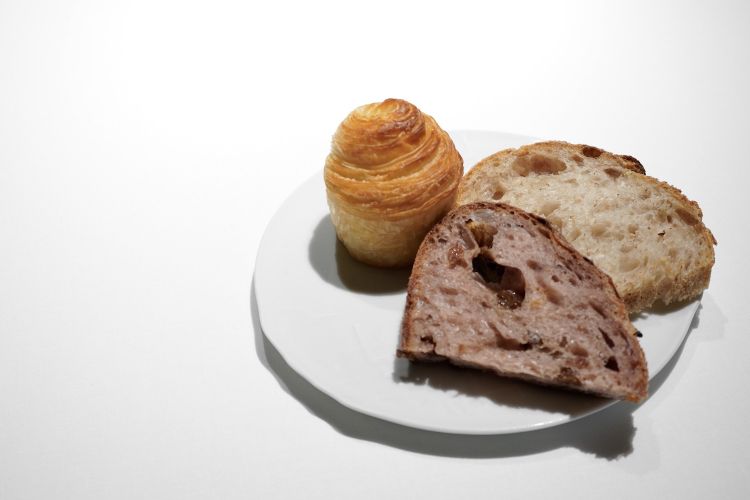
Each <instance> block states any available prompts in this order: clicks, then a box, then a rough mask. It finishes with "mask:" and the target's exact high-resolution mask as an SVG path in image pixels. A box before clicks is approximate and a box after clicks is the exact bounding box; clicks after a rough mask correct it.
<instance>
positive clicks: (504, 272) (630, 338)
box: [397, 203, 648, 401]
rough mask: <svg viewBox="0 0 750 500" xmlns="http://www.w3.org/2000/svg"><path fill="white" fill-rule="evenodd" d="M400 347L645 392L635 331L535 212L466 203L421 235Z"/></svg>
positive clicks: (633, 394) (565, 382)
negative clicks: (421, 240)
mask: <svg viewBox="0 0 750 500" xmlns="http://www.w3.org/2000/svg"><path fill="white" fill-rule="evenodd" d="M397 354H398V356H400V357H406V358H409V359H411V360H415V361H441V360H444V361H449V362H451V363H454V364H456V365H462V366H468V367H473V368H479V369H483V370H488V371H492V372H495V373H497V374H498V375H502V376H507V377H513V378H519V379H523V380H528V381H531V382H537V383H541V384H545V385H552V386H562V387H566V388H571V389H576V390H580V391H584V392H589V393H593V394H597V395H601V396H605V397H612V398H620V399H628V400H631V401H639V400H642V399H643V398H645V397H646V395H647V388H648V372H647V369H646V360H645V358H644V355H643V351H642V350H641V347H640V344H639V343H638V339H637V338H636V330H635V328H634V327H633V325H632V324H631V323H630V320H629V319H628V313H627V310H626V308H625V304H624V303H623V302H622V300H621V299H620V297H619V296H618V295H617V292H616V291H615V288H614V285H613V284H612V281H611V280H610V278H609V277H608V276H607V275H606V274H604V273H603V272H601V271H600V270H599V269H598V268H597V267H596V266H595V265H594V264H592V263H591V261H590V260H588V259H586V258H585V257H583V256H582V255H581V254H580V253H578V252H577V251H576V250H575V249H574V248H572V247H571V246H570V245H569V244H568V243H566V242H565V240H564V239H563V238H561V237H560V236H559V234H557V232H556V231H555V230H554V229H552V228H551V227H550V226H549V225H548V224H547V222H546V221H545V220H544V219H542V218H539V217H536V216H534V215H531V214H528V213H526V212H523V211H522V210H519V209H517V208H515V207H511V206H508V205H504V204H495V203H472V204H469V205H464V206H462V207H459V208H457V209H455V210H453V211H452V212H450V213H449V214H448V215H446V217H445V218H444V219H443V220H442V221H441V222H440V223H438V224H437V225H436V226H435V227H433V229H432V230H431V231H430V232H429V233H428V234H427V236H426V237H425V239H424V241H423V242H422V245H421V246H420V248H419V252H418V253H417V258H416V261H415V263H414V267H413V269H412V274H411V277H410V279H409V287H408V294H407V300H406V309H405V313H404V318H403V323H402V328H401V338H400V343H399V347H398V352H397Z"/></svg>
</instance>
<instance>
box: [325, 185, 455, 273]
mask: <svg viewBox="0 0 750 500" xmlns="http://www.w3.org/2000/svg"><path fill="white" fill-rule="evenodd" d="M454 203H455V192H454V193H453V194H452V195H451V196H448V197H446V198H445V200H443V201H441V202H440V203H437V204H435V205H434V206H432V207H431V208H429V209H428V210H427V211H425V212H423V213H421V214H419V215H417V216H414V217H408V218H405V219H400V220H395V221H391V220H385V219H367V218H364V217H360V216H357V215H354V214H352V213H350V212H348V211H346V210H345V209H344V208H342V207H341V206H340V205H338V204H336V203H335V202H334V201H333V200H332V199H331V197H328V206H329V208H330V210H331V221H332V222H333V226H334V227H335V228H336V235H337V236H338V238H339V240H341V242H342V243H343V244H344V246H345V247H346V249H347V250H348V251H349V253H350V254H351V255H352V257H354V258H355V259H357V260H359V261H360V262H364V263H365V264H369V265H371V266H377V267H407V266H410V265H411V264H412V263H413V262H414V257H415V256H416V254H417V250H418V249H419V245H420V244H421V243H422V240H423V239H424V236H425V235H426V234H427V232H428V231H429V230H430V229H431V228H432V226H434V225H435V223H437V222H438V221H439V220H440V219H442V218H443V216H444V215H445V214H446V213H448V211H449V210H450V208H451V207H452V206H453V204H454Z"/></svg>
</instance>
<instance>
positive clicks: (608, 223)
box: [457, 142, 716, 312]
mask: <svg viewBox="0 0 750 500" xmlns="http://www.w3.org/2000/svg"><path fill="white" fill-rule="evenodd" d="M483 200H488V201H502V202H503V203H508V204H510V205H514V206H517V207H519V208H522V209H524V210H527V211H529V212H532V213H535V214H537V215H540V216H542V217H545V218H546V219H547V220H548V221H549V222H550V223H551V224H552V225H553V226H554V227H555V228H556V229H558V230H559V231H560V232H561V233H562V234H563V236H564V237H565V238H566V239H567V240H568V241H569V242H570V243H571V244H572V245H573V246H574V247H575V248H576V249H577V250H578V251H579V252H581V253H582V254H583V255H585V256H587V257H589V258H590V259H591V260H593V261H594V263H595V264H596V265H597V266H599V267H600V268H601V269H602V270H603V271H604V272H606V273H607V274H609V275H610V277H611V278H612V280H613V281H614V283H615V286H616V288H617V291H618V292H619V293H620V296H621V297H622V298H623V299H624V300H625V303H626V304H627V306H628V308H629V310H630V311H631V312H638V311H641V310H643V309H646V308H649V307H651V306H652V305H654V304H655V303H657V302H661V303H663V304H669V303H672V302H679V301H682V300H687V299H691V298H693V297H695V296H697V295H698V294H700V292H702V291H703V290H704V289H705V288H707V287H708V283H709V280H710V277H711V268H712V266H713V264H714V249H713V246H714V245H715V244H716V240H715V239H714V237H713V235H712V234H711V232H710V231H709V230H708V229H707V228H706V226H704V225H703V222H702V217H703V214H702V212H701V209H700V208H699V207H698V204H697V203H695V202H693V201H690V200H689V199H687V198H686V197H685V196H684V195H683V194H682V193H681V192H680V191H679V190H677V189H675V188H674V187H672V186H670V185H669V184H666V183H664V182H661V181H658V180H657V179H654V178H652V177H649V176H647V175H645V173H644V171H643V167H642V166H641V164H640V163H639V162H638V160H636V159H635V158H633V157H631V156H622V155H614V154H611V153H608V152H606V151H603V150H601V149H599V148H595V147H592V146H586V145H575V144H569V143H566V142H541V143H537V144H531V145H528V146H523V147H521V148H518V149H507V150H504V151H500V152H498V153H495V154H494V155H492V156H490V157H488V158H485V159H484V160H482V161H480V162H479V163H478V164H477V165H476V166H475V167H474V168H472V169H471V170H470V171H469V172H468V173H467V175H466V176H464V178H463V180H462V181H461V185H460V187H459V194H458V201H457V204H458V205H461V204H465V203H470V202H473V201H483Z"/></svg>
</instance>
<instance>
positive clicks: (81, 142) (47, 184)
mask: <svg viewBox="0 0 750 500" xmlns="http://www.w3.org/2000/svg"><path fill="white" fill-rule="evenodd" d="M748 26H750V7H748V4H747V3H745V2H739V1H738V2H711V3H709V2H705V3H698V2H692V3H685V2H663V3H658V4H657V3H656V2H618V3H617V4H614V5H605V3H604V2H590V3H580V2H564V3H563V2H560V3H552V2H549V3H538V2H523V3H522V2H515V3H513V4H509V5H494V6H493V7H491V8H489V7H488V6H486V5H483V4H480V3H475V2H466V1H464V2H431V3H429V4H427V3H424V4H417V3H415V4H414V5H412V4H410V3H407V2H405V1H399V2H389V1H380V2H377V3H373V4H370V5H356V4H355V3H354V2H348V3H344V2H342V3H332V2H310V3H309V4H302V3H299V4H297V3H285V2H273V4H272V5H271V2H269V3H268V4H267V5H262V6H261V5H256V4H254V3H252V2H221V1H217V2H177V1H174V2H166V1H148V2H121V3H104V2H94V1H92V2H73V1H69V2H52V1H48V2H39V1H26V2H21V1H18V2H8V1H2V2H0V498H2V499H32V498H33V499H37V498H40V499H41V498H45V499H46V498H76V499H88V498H91V499H94V498H96V499H100V498H248V497H252V498H291V497H304V498H389V497H390V498H402V497H412V496H414V497H417V496H418V497H422V496H427V495H429V496H430V497H432V498H484V497H487V498H495V497H500V496H502V497H514V496H520V495H521V494H523V495H524V497H529V498H533V497H537V496H538V497H551V496H554V497H555V498H566V497H570V496H572V495H578V496H579V497H587V498H597V499H601V498H634V497H636V496H638V497H640V498H656V497H662V496H666V497H670V498H678V497H679V498H706V497H709V496H710V497H712V498H743V497H747V496H748V495H750V478H748V472H747V469H748V467H750V454H749V452H748V450H750V430H749V429H748V426H747V424H748V419H749V418H750V402H749V400H748V398H747V385H748V381H749V380H750V363H749V362H748V361H747V354H746V353H747V352H748V350H750V336H749V335H748V331H747V330H748V326H747V325H748V324H749V323H750V314H749V313H748V311H749V310H750V308H749V307H748V306H747V305H746V302H747V290H746V284H747V282H748V278H749V277H750V276H748V270H747V258H746V255H747V244H748V242H749V241H748V240H749V239H748V236H747V231H748V226H749V224H748V222H747V217H746V216H745V212H746V206H745V205H746V199H747V182H748V174H747V169H748V163H749V162H748V153H747V147H746V144H747V137H748V135H749V133H750V125H749V124H748V117H749V116H750V98H749V97H748V89H750V30H749V29H748ZM385 97H401V98H405V99H408V100H410V101H412V102H413V103H415V104H416V105H417V106H419V107H420V108H421V109H422V110H423V111H425V112H427V113H429V114H431V115H433V116H434V117H435V118H436V119H437V120H438V122H439V123H440V124H441V125H442V126H443V128H446V129H460V128H471V129H488V130H499V131H505V132H515V133H520V134H527V135H532V136H537V137H543V138H550V139H565V140H569V141H573V142H586V143H589V144H593V145H597V146H600V147H604V148H606V149H609V150H612V151H615V152H620V153H627V154H632V155H634V156H636V157H637V158H638V159H640V160H641V162H643V164H644V165H645V167H646V169H647V171H648V172H649V173H650V174H651V175H654V176H656V177H659V178H661V179H664V180H667V181H669V182H670V183H672V184H674V185H676V186H678V187H679V188H681V189H682V190H683V191H684V192H685V193H686V194H687V195H688V196H689V197H690V198H692V199H695V200H697V201H698V202H699V203H700V204H701V207H702V208H703V211H704V214H705V216H704V221H705V222H706V224H707V225H708V226H709V228H711V229H712V230H713V232H714V234H715V235H716V237H717V239H718V241H719V245H718V246H717V248H716V254H717V263H716V266H715V268H714V274H713V278H712V283H711V286H710V288H709V290H708V291H707V292H706V293H705V294H704V297H703V307H702V309H701V310H700V311H699V316H698V319H697V320H696V321H695V322H694V327H693V329H692V331H691V332H690V335H689V337H688V339H687V341H686V343H685V345H684V347H683V348H682V349H681V351H680V352H679V355H678V356H677V357H676V358H675V360H674V362H672V363H671V364H670V365H669V366H668V367H667V368H666V369H665V372H664V376H660V377H658V378H657V380H656V382H655V383H654V384H652V393H653V395H652V396H651V398H650V399H649V400H648V401H646V402H645V403H644V404H642V405H641V406H638V407H635V406H633V405H625V404H619V405H616V406H614V407H612V408H610V409H609V410H606V411H604V412H602V413H600V414H598V415H596V416H594V417H591V418H587V419H584V420H582V421H579V422H576V423H573V424H569V425H565V426H562V427H559V428H556V429H550V430H545V431H539V432H534V433H528V434H520V435H515V436H496V437H461V436H451V435H441V434H433V433H428V432H423V431H413V430H410V429H407V428H403V427H399V426H395V425H391V424H386V423H384V422H381V421H378V420H375V419H372V418H369V417H364V416H361V415H358V414H356V413H354V412H352V411H349V410H346V409H344V408H343V407H341V406H340V405H338V404H337V403H335V402H334V401H332V400H330V399H328V398H326V397H325V396H323V395H322V394H320V393H318V392H317V391H315V390H314V389H312V388H311V387H310V386H309V385H308V384H307V383H306V382H305V381H304V380H302V379H301V378H299V377H298V376H296V375H295V373H294V372H293V371H291V370H290V369H289V368H288V366H286V365H285V363H284V361H283V359H282V358H281V357H280V355H279V354H278V352H276V351H275V350H274V349H273V347H271V346H270V345H269V344H268V343H267V342H266V341H264V338H263V336H262V334H261V332H260V331H259V328H258V324H257V311H255V310H254V307H253V305H252V304H253V300H251V280H252V273H253V268H254V261H255V253H256V251H257V248H258V243H259V241H260V237H261V235H262V232H263V229H264V227H265V225H266V223H267V222H268V221H269V219H270V217H271V215H272V214H273V213H274V211H275V210H276V209H277V208H278V206H279V205H280V204H281V202H282V201H283V200H284V199H285V197H286V196H288V194H289V193H290V192H291V191H292V190H293V189H294V188H295V187H296V186H298V185H299V184H301V183H302V182H303V181H304V180H305V179H307V178H308V177H309V176H310V175H313V174H315V173H316V172H318V171H320V169H321V168H322V165H323V161H324V158H325V155H326V153H327V150H328V146H329V143H330V137H331V135H332V133H333V131H334V130H335V128H336V126H337V125H338V123H339V122H340V121H341V120H342V119H343V118H344V116H346V114H347V113H348V112H349V111H350V110H351V109H352V108H354V107H355V106H357V105H360V104H364V103H367V102H372V101H377V100H381V99H383V98H385ZM467 167H468V166H467ZM289 230H290V231H294V228H293V227H290V228H289ZM279 272H283V262H280V263H279Z"/></svg>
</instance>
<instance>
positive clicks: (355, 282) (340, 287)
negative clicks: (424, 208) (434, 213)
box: [254, 131, 699, 434]
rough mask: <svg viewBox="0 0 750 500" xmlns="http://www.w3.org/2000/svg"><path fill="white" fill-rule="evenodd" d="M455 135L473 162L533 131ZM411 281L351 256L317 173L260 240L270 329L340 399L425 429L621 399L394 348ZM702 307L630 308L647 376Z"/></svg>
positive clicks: (498, 427)
mask: <svg viewBox="0 0 750 500" xmlns="http://www.w3.org/2000/svg"><path fill="white" fill-rule="evenodd" d="M451 137H452V138H453V140H454V142H455V143H456V147H457V148H458V150H459V152H460V153H461V155H462V156H463V158H464V165H466V168H467V169H468V168H469V167H471V166H472V165H474V164H475V163H476V162H477V161H478V160H480V159H482V158H484V157H485V156H487V155H489V154H492V153H494V152H495V151H498V150H500V149H503V148H508V147H517V146H520V145H522V144H526V143H529V142H533V141H534V139H533V138H531V137H523V136H517V135H510V134H502V133H497V132H478V131H456V132H452V133H451ZM407 280H408V271H403V270H401V271H388V270H380V269H375V268H372V267H368V266H366V265H363V264H360V263H358V262H356V261H354V260H353V259H352V258H351V257H350V256H349V254H348V253H347V252H346V249H344V247H343V246H342V245H341V244H340V243H339V242H338V241H337V239H336V234H335V232H334V229H333V226H332V224H331V222H330V219H329V217H328V206H327V205H326V198H325V186H324V184H323V175H322V173H321V174H318V175H315V176H314V177H312V178H311V179H309V180H308V181H307V182H305V183H304V184H303V185H302V186H301V187H299V188H298V189H297V190H296V191H295V192H294V193H293V194H292V195H291V196H290V197H289V199H287V200H286V202H285V203H284V204H283V205H282V207H281V208H280V209H279V211H278V212H277V213H276V214H275V215H274V217H273V218H272V219H271V222H270V223H269V225H268V228H267V229H266V232H265V234H264V235H263V239H262V241H261V244H260V248H259V250H258V256H257V260H256V264H255V277H254V285H255V292H256V300H257V303H258V312H259V316H260V323H261V327H262V329H263V333H264V334H265V335H266V337H267V338H268V340H269V341H270V342H271V343H272V344H273V345H274V347H275V348H276V349H277V350H278V351H279V353H281V355H282V356H283V357H284V359H285V360H286V362H287V363H288V364H289V365H290V366H291V367H292V368H293V369H294V370H295V371H296V372H297V373H299V374H300V375H301V376H302V377H304V378H305V379H307V380H308V381H309V382H310V383H311V384H312V385H313V386H315V387H317V388H318V389H320V390H321V391H323V392H324V393H326V394H328V395H330V396H331V397H333V398H334V399H336V400H337V401H339V402H340V403H341V404H343V405H345V406H347V407H349V408H352V409H354V410H357V411H360V412H362V413H365V414H368V415H371V416H375V417H379V418H381V419H384V420H388V421H391V422H396V423H399V424H403V425H407V426H411V427H416V428H420V429H427V430H432V431H439V432H449V433H458V434H503V433H509V432H520V431H528V430H532V429H540V428H543V427H549V426H552V425H557V424H562V423H565V422H569V421H571V420H574V419H576V418H580V417H583V416H585V415H589V414H591V413H593V412H596V411H598V410H601V409H603V408H606V407H607V406H609V405H611V404H613V403H614V401H611V400H608V399H602V398H597V397H593V396H587V395H584V394H577V393H573V392H568V391H561V390H555V389H550V388H545V387H539V386H535V385H532V384H526V383H523V382H517V381H512V380H506V379H502V378H500V377H496V376H494V375H491V374H486V373H482V372H478V371H476V372H475V371H472V370H466V369H459V368H454V367H452V366H450V365H448V364H412V363H409V362H408V361H406V360H403V359H398V358H396V355H395V353H396V345H397V343H398V336H399V324H400V321H401V316H402V314H403V308H404V302H405V298H406V283H407ZM698 305H699V301H698V300H696V301H694V302H692V303H690V304H687V305H683V306H682V307H680V308H673V309H671V310H668V311H660V312H652V313H649V314H642V315H639V316H638V317H637V318H634V321H633V322H634V324H635V326H636V328H638V329H639V330H640V331H641V332H643V338H641V345H642V346H643V350H644V351H645V353H646V359H647V361H648V366H649V371H650V374H651V377H652V378H653V376H655V375H656V374H657V373H658V372H659V370H661V369H662V368H663V367H664V365H665V364H666V363H667V362H668V361H669V360H670V359H671V357H672V356H673V355H674V353H675V352H676V351H677V349H678V348H679V346H680V344H681V343H682V341H683V339H684V338H685V335H686V333H687V332H688V330H689V328H690V323H691V321H692V319H693V315H694V314H695V311H696V310H697V308H698ZM623 404H630V403H623Z"/></svg>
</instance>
